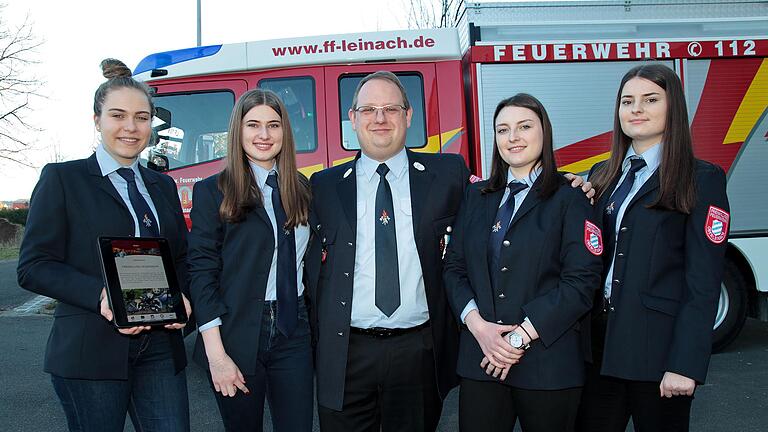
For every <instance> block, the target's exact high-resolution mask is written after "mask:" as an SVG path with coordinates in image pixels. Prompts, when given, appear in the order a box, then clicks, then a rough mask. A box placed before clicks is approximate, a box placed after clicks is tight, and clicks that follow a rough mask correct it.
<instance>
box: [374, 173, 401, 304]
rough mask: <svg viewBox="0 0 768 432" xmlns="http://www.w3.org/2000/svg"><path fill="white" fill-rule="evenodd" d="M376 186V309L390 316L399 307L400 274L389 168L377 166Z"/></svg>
mask: <svg viewBox="0 0 768 432" xmlns="http://www.w3.org/2000/svg"><path fill="white" fill-rule="evenodd" d="M376 172H377V173H379V176H380V178H379V187H378V188H377V189H376V213H374V217H375V218H376V221H375V224H376V307H378V308H379V310H381V311H382V312H383V313H384V315H386V316H392V314H393V313H394V312H395V310H396V309H397V308H398V307H399V306H400V271H399V268H398V265H397V236H396V235H395V209H394V207H393V205H392V189H391V188H390V187H389V182H388V181H387V173H388V172H389V167H387V164H380V165H379V167H378V168H377V169H376Z"/></svg>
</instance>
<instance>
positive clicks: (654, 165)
mask: <svg viewBox="0 0 768 432" xmlns="http://www.w3.org/2000/svg"><path fill="white" fill-rule="evenodd" d="M637 157H640V158H641V159H644V160H645V166H644V167H642V168H640V169H639V170H637V173H635V181H634V183H632V187H631V188H630V189H629V194H628V195H627V198H626V199H625V200H624V202H623V203H621V207H619V213H618V214H616V231H614V232H613V233H605V235H613V236H614V240H615V239H616V238H617V237H618V235H619V228H621V219H622V218H623V217H624V212H625V211H627V206H628V205H629V203H630V202H632V198H633V197H634V196H635V195H637V192H638V191H639V190H640V188H641V187H643V185H644V184H645V182H646V181H647V180H648V179H649V178H651V176H652V175H653V173H654V172H656V170H657V169H658V168H659V164H660V163H661V144H656V145H654V146H653V147H651V148H649V149H648V150H646V151H644V152H643V153H642V154H640V155H638V154H637V153H635V149H634V148H633V147H632V146H629V149H628V150H627V154H626V156H624V162H622V164H621V171H622V174H621V178H620V179H619V181H618V183H616V188H618V187H619V185H620V184H621V182H622V181H624V178H625V177H626V176H627V173H628V172H629V167H630V165H631V162H630V158H637ZM616 188H614V189H613V191H614V192H615V191H616ZM611 193H613V192H611ZM615 261H616V251H614V252H613V256H612V257H611V266H610V268H609V269H608V274H607V275H606V277H605V286H604V288H603V294H604V295H605V298H608V299H609V298H611V284H612V283H613V264H614V262H615Z"/></svg>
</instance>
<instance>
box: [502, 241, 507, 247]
mask: <svg viewBox="0 0 768 432" xmlns="http://www.w3.org/2000/svg"><path fill="white" fill-rule="evenodd" d="M501 244H503V245H504V247H509V240H504V241H503V242H501Z"/></svg>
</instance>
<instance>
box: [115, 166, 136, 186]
mask: <svg viewBox="0 0 768 432" xmlns="http://www.w3.org/2000/svg"><path fill="white" fill-rule="evenodd" d="M117 173H118V174H119V175H120V177H122V178H124V179H125V181H127V182H128V183H133V182H135V181H136V173H134V172H133V170H132V169H130V168H118V169H117Z"/></svg>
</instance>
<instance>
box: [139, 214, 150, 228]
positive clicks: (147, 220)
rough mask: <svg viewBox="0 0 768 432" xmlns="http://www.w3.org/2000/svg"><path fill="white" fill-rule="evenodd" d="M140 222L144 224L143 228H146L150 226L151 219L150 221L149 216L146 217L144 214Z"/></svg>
mask: <svg viewBox="0 0 768 432" xmlns="http://www.w3.org/2000/svg"><path fill="white" fill-rule="evenodd" d="M141 222H142V223H144V226H145V227H147V228H149V227H151V226H152V219H150V218H149V215H147V214H146V213H144V219H142V221H141Z"/></svg>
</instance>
